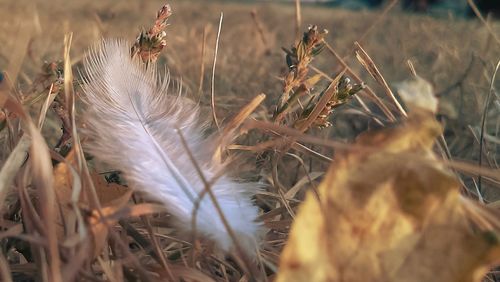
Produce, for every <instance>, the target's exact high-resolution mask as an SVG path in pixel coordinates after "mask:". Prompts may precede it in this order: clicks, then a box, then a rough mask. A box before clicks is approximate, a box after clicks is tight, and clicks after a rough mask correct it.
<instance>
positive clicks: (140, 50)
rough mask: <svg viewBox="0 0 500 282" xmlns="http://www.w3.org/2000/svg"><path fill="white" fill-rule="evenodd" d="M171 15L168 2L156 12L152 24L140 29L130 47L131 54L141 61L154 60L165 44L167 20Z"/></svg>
mask: <svg viewBox="0 0 500 282" xmlns="http://www.w3.org/2000/svg"><path fill="white" fill-rule="evenodd" d="M171 15H172V8H171V7H170V5H169V4H166V5H164V6H163V7H162V8H161V9H160V10H159V11H158V13H157V15H156V20H155V23H154V25H153V26H152V27H151V28H150V29H149V30H148V31H142V32H141V34H139V36H138V37H137V39H136V41H135V44H134V45H133V46H132V48H131V51H130V52H131V56H132V57H134V56H136V55H139V56H140V57H141V59H142V61H143V62H145V63H149V62H154V61H156V60H157V59H158V56H159V55H160V52H161V51H162V50H163V48H165V46H167V41H166V39H165V37H166V35H167V33H166V32H165V29H166V28H167V26H168V24H167V20H168V18H169V17H170V16H171Z"/></svg>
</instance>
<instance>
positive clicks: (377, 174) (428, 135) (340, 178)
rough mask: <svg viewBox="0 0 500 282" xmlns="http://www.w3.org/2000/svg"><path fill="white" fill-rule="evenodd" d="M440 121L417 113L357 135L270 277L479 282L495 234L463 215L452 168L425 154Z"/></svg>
mask: <svg viewBox="0 0 500 282" xmlns="http://www.w3.org/2000/svg"><path fill="white" fill-rule="evenodd" d="M439 133H440V125H439V124H438V123H437V122H436V121H435V120H434V119H433V118H432V117H431V116H430V115H429V114H427V115H426V114H424V113H421V112H418V111H417V112H415V113H413V115H412V116H411V117H410V118H409V120H408V121H407V122H406V123H405V124H404V125H403V126H399V127H396V128H393V129H386V130H383V131H380V132H378V133H375V134H373V133H370V134H365V135H364V136H362V137H361V138H360V140H359V141H358V144H363V145H367V146H374V147H376V148H377V149H378V150H374V151H372V152H370V153H366V152H363V153H361V152H352V153H350V154H348V155H346V156H344V157H343V158H340V159H339V160H338V162H336V164H335V165H334V166H332V167H331V168H330V170H329V172H328V173H327V175H326V176H325V179H324V181H323V182H322V183H321V185H320V187H319V193H320V195H321V200H320V202H318V200H317V198H316V197H315V196H314V195H312V194H311V193H309V195H308V196H307V198H306V201H305V202H304V204H303V205H302V207H301V209H300V211H299V213H298V216H297V218H296V221H295V222H294V224H293V226H292V232H291V234H290V238H289V241H288V244H287V246H286V248H285V250H284V252H283V254H282V257H281V271H280V273H279V276H278V279H277V281H450V282H451V281H453V282H456V281H480V279H481V277H482V275H484V273H485V271H486V270H487V269H488V267H489V266H491V264H492V263H495V262H498V261H499V259H500V256H499V255H500V248H499V244H498V241H497V240H498V239H497V237H496V234H495V233H494V232H492V231H487V230H481V229H480V228H478V226H477V225H473V223H472V221H471V220H470V219H469V218H468V217H467V215H468V213H467V211H466V209H465V206H464V201H462V200H463V199H462V198H461V196H460V194H459V184H458V182H457V181H456V179H455V177H454V176H453V175H452V174H451V173H449V172H448V171H447V170H446V169H445V168H443V167H442V166H441V165H440V164H439V163H438V162H437V161H436V160H435V158H434V155H433V154H432V153H431V151H430V150H431V148H432V146H433V142H434V139H435V138H436V136H438V134H439Z"/></svg>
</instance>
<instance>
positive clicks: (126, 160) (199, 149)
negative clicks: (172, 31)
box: [83, 41, 259, 251]
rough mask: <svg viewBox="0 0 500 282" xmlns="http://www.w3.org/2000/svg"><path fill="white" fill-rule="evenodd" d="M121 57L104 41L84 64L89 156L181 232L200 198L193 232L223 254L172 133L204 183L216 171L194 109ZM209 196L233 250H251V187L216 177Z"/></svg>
mask: <svg viewBox="0 0 500 282" xmlns="http://www.w3.org/2000/svg"><path fill="white" fill-rule="evenodd" d="M129 50H130V47H129V46H128V44H126V43H124V42H119V41H104V42H103V43H102V44H101V45H100V46H99V47H98V48H97V49H95V50H94V51H93V52H91V54H89V56H87V58H86V60H85V73H86V76H87V79H86V81H85V83H84V85H83V87H84V92H85V94H86V95H85V100H86V103H87V104H88V110H87V113H86V123H87V127H88V135H89V137H90V144H89V146H88V149H89V152H90V153H92V154H93V155H94V156H95V157H96V158H98V159H99V160H101V161H103V162H106V163H108V164H110V165H112V166H113V167H114V168H116V169H119V170H121V171H123V172H124V173H125V177H126V179H127V181H128V182H129V184H130V185H131V187H134V188H135V189H137V190H140V191H142V192H144V193H145V194H146V195H149V196H150V197H151V198H152V199H154V200H156V201H159V202H161V203H162V204H164V205H165V207H166V208H167V209H168V210H169V212H170V213H171V214H172V215H173V216H174V217H175V218H176V219H177V221H178V227H179V228H180V229H181V231H188V232H192V231H193V230H192V226H193V225H192V218H193V215H192V214H193V209H194V207H195V203H196V202H197V201H199V199H200V197H199V196H200V195H202V194H203V195H204V196H203V197H202V198H201V201H199V208H198V211H197V217H196V230H197V232H198V234H202V235H203V236H205V237H208V238H210V239H212V240H214V241H215V242H216V243H217V244H218V246H219V247H221V248H222V249H224V250H226V251H228V250H230V249H231V248H232V247H233V241H232V239H231V238H230V236H229V233H228V230H227V229H226V228H225V226H224V224H223V221H222V219H221V217H220V216H219V214H218V212H217V210H216V207H215V205H214V203H213V201H212V200H211V199H210V197H208V195H206V193H203V191H204V190H205V186H204V184H203V181H202V178H201V177H200V175H199V173H198V172H197V170H196V167H195V165H194V164H193V162H192V161H191V160H190V158H189V154H188V151H187V150H186V147H185V146H184V145H183V143H182V141H181V137H180V134H179V131H180V132H181V133H182V136H183V137H184V139H185V140H186V143H187V147H188V148H189V151H190V152H191V153H192V155H193V156H194V158H195V160H196V162H197V164H198V166H199V167H200V168H201V170H202V172H203V176H204V177H205V179H208V180H210V179H212V178H213V177H214V176H215V175H216V174H219V173H220V172H221V171H222V170H223V169H224V164H220V163H216V162H214V161H213V160H212V158H211V156H212V155H213V152H214V150H215V147H216V146H215V144H213V141H210V140H211V139H205V138H203V135H202V127H201V126H200V125H199V121H198V113H199V109H198V106H197V105H196V104H195V103H193V101H191V100H189V99H187V98H185V97H180V96H173V95H167V94H166V92H167V84H168V83H167V82H163V83H160V82H159V81H158V79H157V77H156V74H155V72H154V71H152V70H150V69H152V68H149V69H145V68H144V67H143V66H142V65H141V64H140V63H138V62H136V61H134V60H132V59H131V58H130V53H129ZM211 190H212V192H213V194H214V195H215V197H216V199H217V202H218V204H219V205H220V207H221V210H222V213H223V215H224V217H225V218H226V220H227V222H228V223H229V225H230V227H231V229H232V230H233V232H234V233H235V235H236V236H237V237H238V239H239V243H240V244H241V245H242V246H243V247H244V248H245V249H247V250H250V249H254V248H255V246H256V242H257V241H258V240H257V237H258V235H257V234H258V233H259V232H258V231H259V224H258V223H256V222H255V219H256V217H257V215H258V210H257V207H255V206H254V205H253V203H252V201H251V200H250V198H251V196H252V193H253V191H255V185H251V184H244V183H238V182H236V181H234V180H232V179H231V178H229V177H228V176H224V175H223V176H222V177H219V178H218V180H217V182H216V183H215V184H213V185H212V187H211Z"/></svg>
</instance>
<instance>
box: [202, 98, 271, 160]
mask: <svg viewBox="0 0 500 282" xmlns="http://www.w3.org/2000/svg"><path fill="white" fill-rule="evenodd" d="M265 98H266V95H265V94H259V95H257V96H256V97H255V98H253V99H252V101H250V103H248V104H247V105H246V106H245V107H243V108H242V109H241V110H240V112H239V113H238V114H237V115H236V116H235V117H234V118H233V119H232V120H231V121H230V122H228V123H227V124H226V125H225V126H224V130H223V131H222V134H221V135H220V137H219V141H218V142H217V144H219V145H218V149H216V150H215V155H214V156H213V157H212V159H214V160H216V161H217V162H219V163H220V162H221V161H222V151H223V150H224V149H225V148H226V146H227V144H229V143H230V142H231V141H233V140H234V138H235V137H236V136H235V134H234V131H235V130H237V129H238V128H239V127H240V126H241V125H242V124H243V122H244V121H245V120H246V119H247V118H248V116H249V115H251V114H252V113H253V112H254V111H255V109H256V108H257V107H258V106H259V105H260V104H261V103H262V102H263V101H264V99H265Z"/></svg>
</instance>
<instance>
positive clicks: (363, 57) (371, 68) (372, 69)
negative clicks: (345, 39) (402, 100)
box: [354, 42, 407, 116]
mask: <svg viewBox="0 0 500 282" xmlns="http://www.w3.org/2000/svg"><path fill="white" fill-rule="evenodd" d="M354 46H355V48H356V58H357V59H358V61H359V62H360V63H361V64H362V65H363V66H364V67H365V69H366V70H367V71H368V73H369V74H370V75H371V76H372V77H373V78H374V79H375V81H377V82H378V83H379V84H380V85H382V87H383V88H384V90H385V92H386V94H387V96H388V97H389V98H390V99H391V100H392V102H393V103H394V105H395V106H396V107H397V109H398V110H399V111H400V113H401V114H402V115H403V116H406V115H407V114H406V111H405V110H404V109H403V107H402V106H401V104H399V102H398V100H397V99H396V96H394V93H392V90H391V88H390V87H389V85H388V84H387V82H386V81H385V79H384V77H383V76H382V74H381V73H380V71H379V70H378V68H377V66H376V65H375V63H374V62H373V60H372V59H371V58H370V56H368V54H367V53H366V52H365V50H363V48H362V47H361V45H360V44H359V43H358V42H355V43H354Z"/></svg>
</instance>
